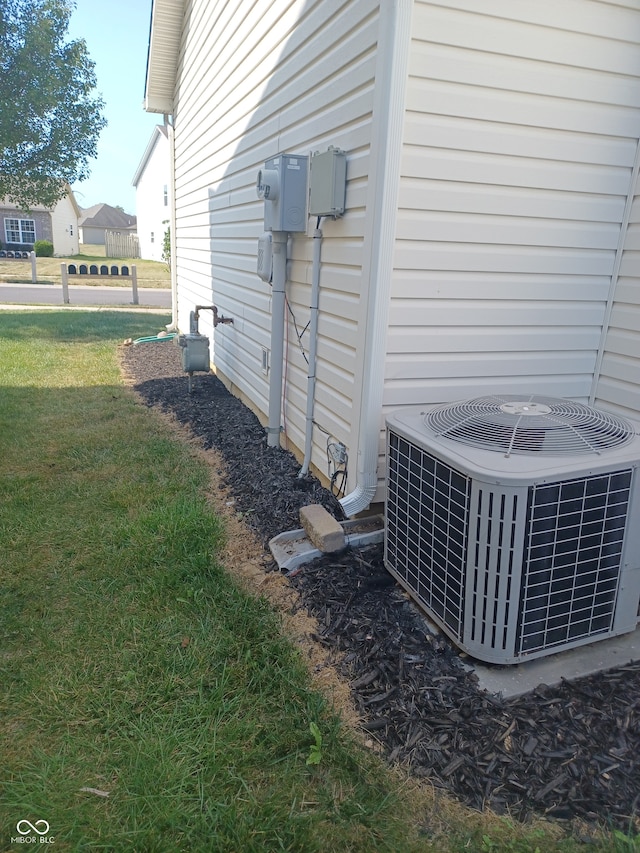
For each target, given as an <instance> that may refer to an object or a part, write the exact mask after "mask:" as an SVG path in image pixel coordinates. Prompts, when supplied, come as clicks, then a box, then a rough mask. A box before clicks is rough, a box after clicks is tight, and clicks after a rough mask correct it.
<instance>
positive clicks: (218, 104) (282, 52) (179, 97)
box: [174, 0, 378, 471]
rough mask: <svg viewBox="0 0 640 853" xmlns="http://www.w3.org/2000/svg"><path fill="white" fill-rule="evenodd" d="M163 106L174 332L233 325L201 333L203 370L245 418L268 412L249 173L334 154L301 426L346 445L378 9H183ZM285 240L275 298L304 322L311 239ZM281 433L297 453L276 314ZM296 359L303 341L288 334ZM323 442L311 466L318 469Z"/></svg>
mask: <svg viewBox="0 0 640 853" xmlns="http://www.w3.org/2000/svg"><path fill="white" fill-rule="evenodd" d="M187 15H188V19H187V20H186V22H185V26H184V28H183V31H184V32H185V33H186V34H187V41H186V43H184V42H183V46H182V50H181V56H180V66H179V67H180V73H179V78H178V79H179V83H178V86H177V89H176V96H175V116H174V117H175V129H176V136H175V139H176V145H175V148H176V170H175V173H176V212H177V223H178V225H177V230H176V238H177V250H176V255H177V274H178V284H179V301H178V322H179V325H180V327H181V328H182V329H185V328H187V327H188V314H189V311H191V310H192V309H193V307H194V305H195V304H200V305H205V304H212V303H215V304H216V305H217V306H218V308H219V310H220V312H221V313H223V314H224V315H225V316H227V317H232V318H233V321H234V322H233V325H229V326H219V327H218V328H217V329H216V330H215V332H214V331H213V329H212V327H211V318H210V316H209V315H208V313H207V312H203V313H202V314H201V319H200V328H201V331H203V332H204V333H206V334H208V335H209V336H210V337H211V340H212V341H214V355H213V357H214V361H215V366H216V369H217V371H218V372H219V373H220V374H221V375H222V377H223V378H224V379H225V381H227V382H228V383H230V384H232V386H233V388H234V390H235V391H236V393H239V394H240V395H241V396H242V397H243V399H245V400H246V401H248V402H249V403H250V404H251V405H252V407H253V408H254V409H257V410H258V413H259V414H261V415H264V414H265V412H266V410H267V408H268V383H269V380H268V377H266V376H265V375H264V374H263V372H262V350H263V348H266V349H270V346H271V344H270V334H271V288H270V286H269V285H268V284H266V283H264V282H263V281H262V280H261V279H260V278H258V276H257V274H256V256H257V239H258V237H259V235H260V234H261V233H262V231H263V204H262V202H261V201H260V200H259V199H258V198H257V195H256V190H255V183H256V174H257V170H258V169H259V168H260V167H262V166H263V165H264V161H265V160H266V159H268V158H269V157H273V156H275V155H277V154H278V153H281V152H286V153H291V154H304V155H307V156H309V155H310V154H311V153H312V152H313V151H318V150H320V151H321V150H326V148H327V147H328V146H329V145H334V146H337V147H339V148H342V149H344V150H346V151H347V152H348V156H349V161H348V188H347V208H348V212H347V215H346V216H345V217H344V218H343V219H341V220H339V221H335V222H334V221H331V220H324V221H323V223H322V229H323V233H324V240H323V244H322V272H321V294H320V310H321V315H320V319H319V341H318V365H317V385H316V408H315V420H316V421H317V423H318V424H320V425H321V426H322V427H323V428H324V429H327V430H329V431H331V432H333V433H334V434H335V435H336V437H337V438H339V439H340V440H341V441H343V442H344V443H345V444H346V445H347V446H349V444H350V442H351V424H352V400H353V397H354V387H353V386H354V375H355V373H356V357H357V349H358V344H359V341H360V339H361V338H362V337H363V335H364V329H363V328H362V321H363V318H362V316H361V311H360V308H359V302H360V295H361V287H362V276H361V266H362V256H363V241H364V239H365V238H364V235H365V228H366V205H367V199H368V194H367V189H368V180H367V172H368V160H369V149H370V142H371V121H372V104H373V90H374V77H375V73H376V44H377V37H378V33H377V15H378V4H377V2H375V1H374V0H322V2H319V0H316V2H294V3H292V2H288V0H287V1H286V2H285V0H262V2H258V3H249V2H246V1H245V0H235V2H224V3H223V2H211V0H194V2H193V3H192V4H191V6H190V12H188V13H187ZM315 224H316V223H315V220H314V221H313V222H310V223H309V232H308V234H301V235H295V236H294V237H293V238H292V239H290V241H289V263H288V279H289V281H288V283H287V298H288V300H289V303H290V306H291V311H292V312H293V315H295V319H296V322H297V326H298V329H299V330H302V329H304V328H305V327H306V325H307V322H308V319H309V307H308V306H309V295H310V285H311V272H312V236H311V235H312V230H313V227H315ZM287 330H288V335H287V343H286V347H285V355H286V365H285V403H284V412H283V415H284V421H283V423H284V424H285V427H286V431H287V438H288V440H289V446H291V443H292V444H293V446H295V447H297V448H298V449H301V448H302V446H303V443H304V440H303V436H304V413H305V407H306V391H307V389H306V384H307V372H308V371H307V364H306V362H305V360H304V357H303V355H302V352H301V347H300V344H299V342H298V338H297V335H296V332H295V328H294V324H293V317H292V315H291V313H290V312H289V311H287ZM302 347H303V348H304V350H305V352H307V353H308V348H309V336H308V332H305V333H304V334H303V335H302ZM325 444H326V436H324V435H323V434H322V433H321V432H320V431H319V430H316V431H315V435H314V455H313V458H312V462H313V463H314V464H316V465H317V466H318V467H320V469H321V470H324V471H326V454H325Z"/></svg>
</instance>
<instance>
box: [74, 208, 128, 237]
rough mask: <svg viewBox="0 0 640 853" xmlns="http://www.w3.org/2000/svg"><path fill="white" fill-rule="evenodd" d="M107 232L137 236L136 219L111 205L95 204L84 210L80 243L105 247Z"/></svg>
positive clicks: (81, 220)
mask: <svg viewBox="0 0 640 853" xmlns="http://www.w3.org/2000/svg"><path fill="white" fill-rule="evenodd" d="M107 231H115V232H120V233H122V234H135V232H136V217H135V216H130V215H129V214H128V213H123V212H122V211H121V210H118V209H117V208H116V207H111V205H109V204H94V205H93V207H87V208H86V209H83V210H82V212H81V215H80V242H81V243H91V244H92V245H95V246H104V245H105V234H106V232H107Z"/></svg>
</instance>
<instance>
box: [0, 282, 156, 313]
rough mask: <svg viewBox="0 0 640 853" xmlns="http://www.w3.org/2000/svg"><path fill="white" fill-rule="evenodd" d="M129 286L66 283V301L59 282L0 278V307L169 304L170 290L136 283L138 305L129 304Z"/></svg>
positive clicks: (132, 307)
mask: <svg viewBox="0 0 640 853" xmlns="http://www.w3.org/2000/svg"><path fill="white" fill-rule="evenodd" d="M132 299H133V295H132V291H131V288H130V287H106V286H103V285H95V286H87V285H82V284H70V285H69V304H68V305H65V304H64V302H63V299H62V286H61V285H59V284H4V283H2V282H0V308H12V307H17V306H24V305H28V306H32V305H33V306H35V305H47V306H50V305H54V306H56V307H59V308H68V307H70V308H73V307H75V308H79V307H91V308H97V307H103V306H104V307H118V308H125V307H126V308H131V309H132V310H137V309H139V308H161V309H170V308H171V291H170V290H169V289H163V288H159V287H138V305H134V304H133V301H132Z"/></svg>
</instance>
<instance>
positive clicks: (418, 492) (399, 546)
mask: <svg viewBox="0 0 640 853" xmlns="http://www.w3.org/2000/svg"><path fill="white" fill-rule="evenodd" d="M388 464H389V477H388V483H389V490H388V494H387V507H386V518H387V535H386V537H385V549H386V559H387V565H389V566H391V567H392V568H393V570H394V571H395V572H396V574H397V575H398V576H399V577H401V578H402V579H403V580H404V582H405V584H406V585H407V587H408V588H409V589H411V590H412V592H413V593H414V595H415V596H416V597H417V598H418V600H419V601H420V602H421V603H422V604H423V605H424V606H425V607H426V608H427V610H429V611H430V612H431V613H433V614H434V616H436V617H437V618H439V619H440V620H441V622H442V624H443V625H444V626H446V627H447V629H448V630H449V631H450V632H451V634H452V636H453V637H454V638H457V639H458V640H460V639H462V632H463V623H464V616H463V603H464V598H465V563H466V550H467V543H466V538H467V518H468V507H469V493H470V480H469V479H468V478H467V477H464V476H463V475H461V474H460V473H459V472H458V471H456V470H455V469H453V468H451V467H449V466H448V465H446V464H444V463H443V462H441V461H439V460H438V459H435V458H434V457H433V456H430V455H429V454H428V453H425V452H424V451H423V450H422V449H421V448H419V447H416V445H415V444H411V443H410V442H408V441H406V440H405V439H403V438H401V437H400V436H398V435H396V434H395V433H391V434H390V435H389V446H388Z"/></svg>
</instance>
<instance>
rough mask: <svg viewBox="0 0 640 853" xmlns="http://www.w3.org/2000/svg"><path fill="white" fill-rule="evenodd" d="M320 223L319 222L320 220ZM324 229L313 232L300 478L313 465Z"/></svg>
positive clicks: (304, 475)
mask: <svg viewBox="0 0 640 853" xmlns="http://www.w3.org/2000/svg"><path fill="white" fill-rule="evenodd" d="M318 221H319V220H318ZM321 248H322V229H321V228H319V227H318V228H316V229H315V231H314V232H313V265H312V274H311V305H310V306H309V307H310V312H311V313H310V316H309V374H308V376H307V419H306V425H305V434H304V459H303V461H302V468H300V472H299V473H298V477H299V478H302V477H306V475H307V474H308V473H309V465H310V464H311V451H312V444H311V442H312V439H313V409H314V404H315V395H316V361H317V352H318V314H319V311H318V308H319V302H320V250H321Z"/></svg>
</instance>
